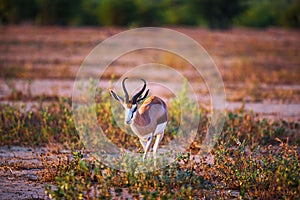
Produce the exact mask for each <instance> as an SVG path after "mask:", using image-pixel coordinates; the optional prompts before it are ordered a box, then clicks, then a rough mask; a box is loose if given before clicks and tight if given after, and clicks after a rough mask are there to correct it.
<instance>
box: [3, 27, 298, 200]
mask: <svg viewBox="0 0 300 200" xmlns="http://www.w3.org/2000/svg"><path fill="white" fill-rule="evenodd" d="M174 29H175V30H177V31H180V32H182V33H185V34H187V35H188V36H190V37H192V38H193V39H195V40H196V41H197V42H199V43H200V44H201V45H202V46H203V47H204V48H205V49H206V50H207V52H208V53H209V54H210V55H211V57H212V59H213V60H214V61H215V63H216V65H217V66H218V68H219V70H220V72H221V74H222V77H223V79H224V83H225V89H226V95H227V101H228V102H227V107H228V109H236V108H239V107H241V106H242V102H245V103H246V104H245V108H246V109H248V110H253V111H254V112H256V113H260V114H262V115H263V116H268V117H270V118H274V117H277V118H285V119H288V120H292V121H298V122H299V121H300V117H299V116H300V67H299V66H300V59H299V58H300V48H299V47H300V37H299V31H294V30H284V29H267V30H254V29H242V28H238V29H233V30H230V31H214V32H212V31H209V30H206V29H198V28H174ZM123 30H125V29H119V28H63V27H34V26H7V27H1V28H0V100H1V102H2V103H9V104H16V105H19V104H23V103H24V102H25V103H26V104H29V106H28V108H27V109H28V110H30V109H33V107H34V106H33V107H32V106H31V105H34V104H35V103H36V99H37V97H38V96H41V95H43V96H45V97H47V98H48V100H49V101H51V100H52V99H55V98H56V97H58V96H65V97H70V96H71V94H72V87H73V82H74V79H75V77H76V72H77V70H78V69H79V67H80V64H81V62H82V61H83V60H84V58H85V57H86V56H87V55H88V54H89V52H90V51H91V50H92V49H93V48H94V47H95V46H96V45H97V44H98V43H100V42H101V41H103V40H104V39H106V38H108V37H110V36H112V35H114V34H117V33H118V32H121V31H123ZM156 53H157V52H148V54H147V53H145V52H144V53H143V52H134V53H133V54H131V55H128V56H124V57H123V58H120V60H117V61H116V62H114V63H113V64H112V66H111V67H110V68H109V70H108V71H107V72H106V80H107V81H105V83H104V85H105V88H108V87H110V78H111V76H112V75H114V77H115V78H118V77H120V76H122V75H123V73H124V72H126V70H127V69H128V66H129V65H131V66H132V65H133V66H135V65H140V64H143V63H147V62H153V61H160V62H161V63H163V64H166V65H171V66H172V67H174V68H176V69H180V70H182V72H183V73H184V74H186V76H187V77H188V78H190V79H193V78H194V77H193V73H190V71H189V68H188V67H187V66H185V64H184V63H182V62H181V61H180V60H176V59H175V62H174V59H173V57H172V56H170V55H167V54H166V55H164V54H163V55H159V56H158V55H156ZM177 61H178V62H177ZM91 73H93V72H91ZM166 77H168V75H166ZM173 85H174V87H180V85H181V84H178V83H177V85H176V83H174V84H173ZM199 86H201V87H199V88H200V89H199V91H197V95H199V96H200V97H201V98H200V99H201V100H202V101H203V103H204V104H207V105H209V103H210V99H209V94H208V91H207V89H206V87H205V84H204V83H203V81H202V80H199ZM162 95H163V94H162ZM51 152H52V153H51ZM69 153H70V152H56V153H53V150H51V149H49V148H29V147H7V146H3V147H0V158H1V161H0V162H1V164H0V199H47V198H48V197H47V196H46V195H45V190H44V187H45V186H46V185H48V184H49V183H48V182H47V181H46V182H45V181H44V180H41V176H40V173H43V172H45V169H46V168H47V162H49V161H51V160H57V159H58V157H66V156H68V155H69ZM50 154H51V155H50ZM43 155H46V156H43ZM47 155H49V156H47ZM45 159H49V160H48V161H45Z"/></svg>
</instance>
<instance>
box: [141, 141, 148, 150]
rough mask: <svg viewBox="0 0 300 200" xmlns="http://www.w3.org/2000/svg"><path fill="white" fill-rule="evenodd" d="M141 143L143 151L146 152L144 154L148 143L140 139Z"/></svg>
mask: <svg viewBox="0 0 300 200" xmlns="http://www.w3.org/2000/svg"><path fill="white" fill-rule="evenodd" d="M140 143H141V144H142V146H143V150H144V152H145V151H146V144H147V141H146V140H143V139H142V138H140Z"/></svg>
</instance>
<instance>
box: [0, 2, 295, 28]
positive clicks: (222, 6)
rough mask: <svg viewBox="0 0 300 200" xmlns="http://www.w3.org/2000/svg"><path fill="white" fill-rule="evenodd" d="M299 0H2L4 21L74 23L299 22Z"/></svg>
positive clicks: (0, 19)
mask: <svg viewBox="0 0 300 200" xmlns="http://www.w3.org/2000/svg"><path fill="white" fill-rule="evenodd" d="M299 13H300V1H299V0H262V1H261V0H231V1H227V0H225V1H222V0H150V1H149V0H123V1H119V0H26V1H24V0H0V23H1V24H2V25H4V24H22V23H29V24H36V25H71V26H86V25H88V26H91V25H92V26H127V27H128V26H129V27H137V26H166V25H167V26H172V25H184V26H205V27H210V28H213V29H227V28H230V27H231V26H249V27H260V28H261V27H268V26H280V27H292V28H297V27H299V26H300V14H299Z"/></svg>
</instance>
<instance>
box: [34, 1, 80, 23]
mask: <svg viewBox="0 0 300 200" xmlns="http://www.w3.org/2000/svg"><path fill="white" fill-rule="evenodd" d="M37 5H38V10H39V13H38V15H37V23H38V24H42V25H55V24H58V25H70V24H72V20H73V19H74V18H76V16H77V15H78V13H79V12H80V5H81V4H80V0H37Z"/></svg>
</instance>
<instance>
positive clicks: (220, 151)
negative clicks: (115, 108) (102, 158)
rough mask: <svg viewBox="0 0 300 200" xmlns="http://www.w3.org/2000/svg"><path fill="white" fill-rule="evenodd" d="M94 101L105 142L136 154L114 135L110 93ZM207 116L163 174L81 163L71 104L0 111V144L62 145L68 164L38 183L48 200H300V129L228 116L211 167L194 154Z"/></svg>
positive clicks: (174, 121)
mask: <svg viewBox="0 0 300 200" xmlns="http://www.w3.org/2000/svg"><path fill="white" fill-rule="evenodd" d="M185 95H186V93H185V90H183V91H182V93H181V95H180V98H179V99H181V98H182V99H186V96H185ZM96 99H97V102H98V104H97V109H96V112H97V116H98V121H99V124H100V126H101V127H102V128H103V129H105V131H104V132H105V134H106V135H107V137H109V138H110V139H111V140H112V142H113V143H115V144H118V145H119V144H121V145H123V146H125V147H126V148H129V149H130V148H136V149H138V148H139V147H140V146H139V142H138V139H137V137H134V136H131V135H128V134H126V133H125V132H122V131H120V129H119V127H118V126H117V125H116V123H114V119H113V118H112V115H111V111H110V109H111V105H110V101H109V99H110V97H109V94H108V93H107V92H101V91H100V92H99V93H97V98H96ZM177 103H178V102H176V101H174V102H173V103H172V104H173V106H174V107H172V108H173V109H170V114H171V116H172V117H171V118H170V121H169V123H168V129H167V134H165V138H164V140H163V142H162V144H166V143H167V142H168V141H170V140H171V139H172V137H174V136H176V131H177V127H178V124H179V119H178V116H179V115H180V112H181V111H180V110H179V109H180V107H179V106H178V105H177ZM183 106H185V107H186V108H189V106H190V105H188V104H187V105H183ZM190 108H191V109H192V108H193V107H190ZM190 114H191V115H193V114H195V113H193V112H191V113H190ZM197 114H200V113H198V112H197ZM120 115H122V113H120ZM207 116H208V111H206V110H204V109H202V110H201V118H200V123H199V129H198V132H197V135H196V137H195V140H194V142H193V143H192V144H191V145H190V147H189V148H188V149H187V152H190V153H186V154H182V155H176V161H175V162H174V163H172V164H170V165H169V166H167V167H165V168H163V169H160V170H157V171H153V172H147V173H140V174H136V173H130V172H122V171H118V170H115V169H112V168H109V167H107V166H104V165H103V164H101V163H99V162H98V161H96V160H95V159H93V157H92V156H91V155H90V154H88V156H87V157H88V158H85V157H86V156H84V155H85V153H84V152H85V151H79V150H81V149H84V147H83V146H82V144H81V143H80V140H79V138H78V135H77V133H76V131H75V127H74V122H73V116H72V111H71V101H70V99H63V98H60V99H59V101H57V102H54V103H52V104H50V105H47V106H46V105H43V100H42V99H41V102H40V107H39V108H37V109H36V110H35V111H29V112H26V111H25V110H19V109H16V108H13V107H11V106H8V105H1V113H0V135H1V139H0V141H1V145H5V144H6V145H33V146H36V145H46V144H49V143H61V144H64V145H65V147H67V148H69V149H71V150H72V151H73V158H71V159H69V160H65V161H59V163H58V164H53V165H54V166H53V167H49V168H48V169H46V170H49V172H45V173H43V176H46V177H45V179H44V180H47V181H51V182H52V184H53V185H54V186H55V187H52V186H49V187H47V193H48V194H49V195H50V196H51V197H52V198H54V199H102V198H112V197H121V196H122V197H130V198H143V199H155V198H161V199H187V198H188V199H194V198H225V199H230V198H234V197H237V198H239V199H245V198H246V199H278V198H280V199H297V198H299V197H300V193H299V191H300V182H299V180H300V159H299V143H300V141H299V138H300V137H299V133H300V131H299V129H300V127H299V124H297V123H292V122H286V121H277V122H269V121H267V120H265V119H263V120H259V119H256V117H255V116H254V115H253V114H251V113H247V112H245V111H244V110H243V109H242V108H241V109H239V110H236V111H234V112H229V113H228V114H227V116H226V122H225V125H224V129H223V133H222V135H221V137H220V138H219V142H218V144H217V145H216V146H215V148H214V149H213V150H212V152H211V155H210V158H212V161H210V162H209V161H208V159H209V157H208V158H206V157H197V156H196V157H195V156H194V155H195V154H196V153H197V152H198V151H199V150H200V148H201V141H202V138H203V135H205V133H206V129H207V126H208V124H209V121H210V120H209V118H208V117H207ZM129 164H130V163H129ZM131 167H133V166H131ZM135 167H136V166H135ZM49 174H50V175H51V176H49Z"/></svg>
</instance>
